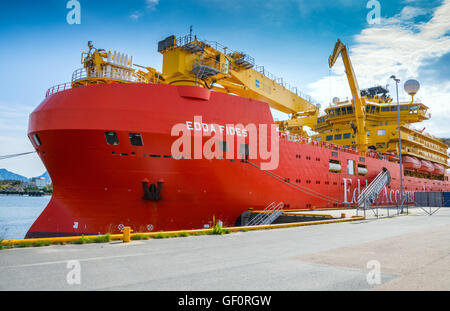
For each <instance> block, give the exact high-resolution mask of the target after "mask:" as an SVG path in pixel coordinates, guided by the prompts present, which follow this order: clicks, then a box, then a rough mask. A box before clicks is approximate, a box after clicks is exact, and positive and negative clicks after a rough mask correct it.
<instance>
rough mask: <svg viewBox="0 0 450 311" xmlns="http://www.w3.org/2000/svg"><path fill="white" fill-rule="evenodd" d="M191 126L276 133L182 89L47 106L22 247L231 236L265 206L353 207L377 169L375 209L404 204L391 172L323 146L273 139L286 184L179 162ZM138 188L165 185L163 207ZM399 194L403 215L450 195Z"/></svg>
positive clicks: (428, 186) (414, 183)
mask: <svg viewBox="0 0 450 311" xmlns="http://www.w3.org/2000/svg"><path fill="white" fill-rule="evenodd" d="M195 116H201V117H202V120H203V121H204V122H205V123H207V124H244V125H247V124H256V125H261V124H263V125H264V124H265V125H271V124H273V118H272V115H271V112H270V109H269V106H268V104H266V103H263V102H259V101H255V100H251V99H247V98H243V97H238V96H233V95H227V94H222V93H217V92H212V91H209V90H205V89H201V88H195V87H187V86H168V85H148V84H110V85H96V86H85V87H79V88H74V89H69V90H66V91H63V92H59V93H56V94H53V95H51V96H49V97H47V98H46V99H45V100H44V101H43V102H42V103H41V104H40V105H39V107H38V108H36V110H35V111H34V112H33V113H32V114H31V116H30V122H29V137H30V139H31V138H32V135H33V134H37V135H38V137H39V140H40V141H41V144H40V145H39V146H38V145H36V143H35V142H33V144H34V146H35V148H36V149H37V152H38V154H39V156H40V157H41V159H42V161H43V163H44V165H45V166H46V168H47V170H48V172H49V174H50V176H51V178H52V182H53V189H54V192H53V196H52V198H51V200H50V202H49V204H48V206H47V207H46V209H45V210H44V211H43V212H42V214H41V215H40V216H39V217H38V219H37V220H36V221H35V222H34V224H33V225H32V226H31V228H30V229H29V231H28V233H27V235H26V237H27V238H31V237H44V236H66V235H81V234H97V233H118V232H120V230H121V229H122V227H123V226H131V228H132V229H133V230H134V232H148V231H160V230H178V229H193V228H203V227H204V226H205V225H206V226H208V225H209V226H211V225H212V224H213V220H215V221H218V220H220V221H222V222H223V224H224V225H226V226H230V225H234V224H235V223H236V221H237V219H238V218H239V216H240V215H241V213H242V212H244V211H246V210H248V209H249V208H253V209H255V210H257V209H263V208H265V207H266V206H267V205H268V204H270V203H271V202H284V203H285V206H286V207H287V208H289V209H305V208H306V209H307V208H336V207H348V206H352V205H354V204H355V202H356V196H357V193H358V191H360V190H361V189H362V188H363V187H364V186H365V185H366V183H368V182H370V181H371V180H372V179H373V178H374V177H375V176H376V175H377V174H378V173H379V172H380V170H381V169H382V168H383V167H386V168H387V169H388V170H389V171H390V174H391V177H392V181H391V184H390V186H389V187H387V188H386V189H385V191H382V192H381V193H380V195H379V198H378V200H377V202H376V204H381V205H395V204H396V203H397V202H398V201H399V194H400V191H399V189H400V178H399V165H398V164H397V163H393V162H388V161H386V160H382V159H376V158H372V157H364V158H362V157H360V156H359V155H358V154H355V153H354V152H352V151H351V150H350V151H344V150H335V148H334V147H332V146H329V145H324V144H319V143H304V142H303V143H302V142H295V141H289V140H287V139H280V141H279V165H278V167H277V168H276V169H274V170H273V171H272V172H273V173H275V174H277V175H278V176H282V177H283V178H284V180H279V179H276V178H274V177H273V176H271V175H269V174H267V173H265V172H264V171H262V170H260V169H258V168H257V167H255V166H254V165H251V164H249V163H246V162H245V161H241V160H239V159H235V160H229V159H211V160H208V159H204V158H203V159H175V158H173V157H172V156H171V147H172V144H173V143H174V141H175V140H176V139H177V137H174V136H172V135H171V130H172V127H173V126H174V125H175V124H186V122H187V121H193V120H194V117H195ZM106 131H113V132H115V133H117V137H118V140H119V144H118V145H108V144H107V142H106V139H105V132H106ZM129 133H139V134H141V136H142V140H143V146H133V145H131V143H130V140H129V136H128V135H129ZM205 139H206V138H205ZM205 139H203V142H204V141H205ZM32 141H33V139H32ZM236 149H239V148H238V147H237V148H236ZM236 149H235V150H236ZM336 149H340V148H337V147H336ZM331 158H333V159H337V160H339V161H341V163H342V172H341V173H332V172H330V171H329V159H331ZM347 160H353V161H354V163H355V164H364V165H365V166H366V167H367V174H366V175H365V176H358V174H357V172H356V175H353V174H346V172H347V169H346V164H347ZM362 161H364V162H362ZM251 162H253V163H256V165H260V164H261V163H262V162H263V161H262V160H261V159H255V160H253V161H251ZM144 180H148V181H149V183H150V184H157V182H158V181H159V182H162V188H161V193H160V194H161V199H160V200H157V201H151V200H150V201H149V200H144V199H143V197H144V190H143V185H142V182H143V181H144ZM292 185H294V186H295V187H294V186H292ZM404 185H405V191H406V194H407V196H408V201H409V202H410V203H411V202H412V201H413V193H414V192H415V191H450V186H449V183H448V181H439V180H428V179H419V178H413V177H408V176H407V177H405V178H404ZM305 188H307V189H309V191H314V193H316V194H320V195H315V194H314V193H313V194H311V192H307V191H303V190H301V189H305ZM323 196H327V197H331V198H334V199H336V201H327V200H324V199H323ZM337 201H339V202H340V203H336V202H337Z"/></svg>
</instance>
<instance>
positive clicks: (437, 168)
mask: <svg viewBox="0 0 450 311" xmlns="http://www.w3.org/2000/svg"><path fill="white" fill-rule="evenodd" d="M433 166H434V171H433V174H434V175H444V173H445V167H444V166H443V165H441V164H438V163H433Z"/></svg>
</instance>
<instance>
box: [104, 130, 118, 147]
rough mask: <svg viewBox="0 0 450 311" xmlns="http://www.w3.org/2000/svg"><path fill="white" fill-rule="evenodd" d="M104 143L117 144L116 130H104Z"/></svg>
mask: <svg viewBox="0 0 450 311" xmlns="http://www.w3.org/2000/svg"><path fill="white" fill-rule="evenodd" d="M105 138H106V143H107V144H108V145H118V144H119V138H117V134H116V132H105Z"/></svg>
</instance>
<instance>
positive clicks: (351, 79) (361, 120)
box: [328, 39, 368, 153]
mask: <svg viewBox="0 0 450 311" xmlns="http://www.w3.org/2000/svg"><path fill="white" fill-rule="evenodd" d="M339 54H340V55H341V56H342V60H343V62H344V67H345V74H346V75H347V80H348V84H349V86H350V90H351V92H352V97H353V108H354V111H355V119H356V135H355V136H356V146H357V148H358V150H359V151H360V152H363V153H364V152H366V150H367V145H368V141H367V134H366V116H365V111H364V109H365V107H366V101H365V99H364V97H362V96H361V92H360V90H359V86H358V81H357V79H356V75H355V72H354V70H353V66H352V62H351V61H350V56H349V55H348V51H347V47H346V46H345V45H344V44H343V43H342V42H341V40H339V39H338V41H337V42H336V45H335V46H334V50H333V53H332V54H331V55H330V57H329V58H328V65H329V67H330V68H332V67H333V66H334V64H335V63H336V60H337V58H338V57H339Z"/></svg>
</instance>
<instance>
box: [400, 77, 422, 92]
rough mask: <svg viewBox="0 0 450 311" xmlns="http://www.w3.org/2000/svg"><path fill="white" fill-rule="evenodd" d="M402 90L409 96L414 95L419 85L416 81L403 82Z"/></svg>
mask: <svg viewBox="0 0 450 311" xmlns="http://www.w3.org/2000/svg"><path fill="white" fill-rule="evenodd" d="M404 88H405V91H406V93H408V94H409V95H415V94H417V92H418V91H419V89H420V83H419V81H417V80H413V79H411V80H408V81H406V82H405V86H404Z"/></svg>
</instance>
